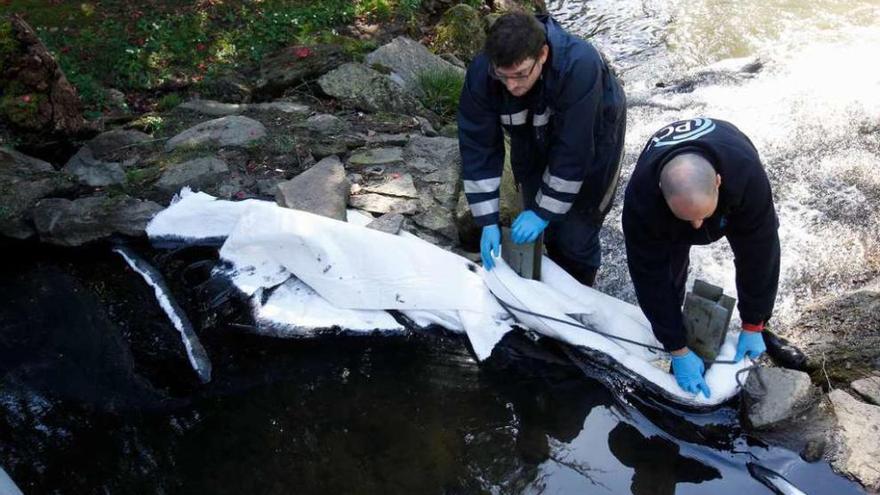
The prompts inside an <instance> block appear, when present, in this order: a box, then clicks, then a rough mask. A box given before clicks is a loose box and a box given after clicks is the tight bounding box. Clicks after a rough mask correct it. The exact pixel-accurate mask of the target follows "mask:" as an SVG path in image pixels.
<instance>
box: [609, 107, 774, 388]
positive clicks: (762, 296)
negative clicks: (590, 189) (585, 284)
mask: <svg viewBox="0 0 880 495" xmlns="http://www.w3.org/2000/svg"><path fill="white" fill-rule="evenodd" d="M778 224H779V222H778V220H777V218H776V209H775V207H774V205H773V195H772V193H771V190H770V182H769V181H768V180H767V174H766V173H765V171H764V167H763V166H762V165H761V160H760V158H759V157H758V152H757V150H755V147H754V145H752V142H751V141H750V140H749V138H748V137H746V136H745V135H744V134H743V133H742V132H740V131H739V129H737V128H736V127H734V126H733V125H732V124H730V123H728V122H724V121H722V120H715V119H708V118H695V119H690V120H684V121H680V122H675V123H673V124H670V125H668V126H666V127H664V128H663V129H660V130H659V131H657V132H656V133H655V134H654V135H653V136H652V137H651V139H650V140H648V143H647V144H646V145H645V148H644V150H642V154H641V155H640V156H639V160H638V162H637V163H636V167H635V170H634V171H633V174H632V177H631V178H630V180H629V184H628V185H627V187H626V195H625V198H624V203H623V233H624V236H625V238H626V256H627V263H628V264H629V272H630V276H631V277H632V281H633V285H634V286H635V290H636V297H637V298H638V300H639V305H640V306H641V307H642V310H643V311H644V312H645V315H646V316H647V317H648V320H650V322H651V326H652V329H653V331H654V335H656V337H657V339H658V340H659V341H660V342H661V343H662V344H663V346H664V348H666V350H668V351H670V352H671V353H672V368H673V373H674V374H675V378H676V380H677V381H678V384H679V385H680V386H681V387H682V388H683V389H685V390H687V391H689V392H691V393H696V392H698V391H702V392H703V394H704V395H706V397H708V396H709V394H710V390H709V387H708V386H707V385H706V382H705V380H704V379H703V361H702V360H701V359H700V358H698V357H697V356H696V355H695V354H694V353H693V352H691V351H690V350H689V349H688V348H687V344H686V342H685V330H684V324H683V320H682V313H681V305H682V301H683V299H684V291H685V282H686V281H687V271H688V264H689V260H688V253H689V252H690V247H691V246H693V245H699V244H710V243H712V242H715V241H716V240H718V239H720V238H722V237H727V241H728V242H729V243H730V247H731V249H732V250H733V255H734V263H735V265H736V289H737V295H738V296H739V303H738V309H739V314H740V317H741V319H742V322H743V325H742V328H743V331H742V332H740V337H739V341H738V343H737V352H736V357H735V360H736V361H739V360H740V359H742V358H743V356H746V355H748V356H750V357H752V358H757V357H758V356H759V355H760V354H761V353H762V352H763V351H764V350H765V346H764V340H763V336H762V334H761V331H762V330H763V328H764V323H766V322H767V320H768V319H770V316H771V314H772V312H773V304H774V301H775V299H776V289H777V285H778V283H779V255H780V249H779V235H778V233H777V228H778Z"/></svg>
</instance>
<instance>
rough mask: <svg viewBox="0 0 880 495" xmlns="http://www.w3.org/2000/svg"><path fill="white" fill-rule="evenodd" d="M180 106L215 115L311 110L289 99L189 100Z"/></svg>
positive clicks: (305, 112) (306, 111)
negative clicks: (265, 101)
mask: <svg viewBox="0 0 880 495" xmlns="http://www.w3.org/2000/svg"><path fill="white" fill-rule="evenodd" d="M180 108H183V109H186V110H192V111H194V112H198V113H201V114H205V115H212V116H215V117H222V116H225V115H237V114H240V113H242V112H246V111H270V110H274V111H278V112H284V113H301V114H307V113H309V112H310V111H311V109H310V108H309V107H308V106H307V105H303V104H301V103H294V102H291V101H273V102H269V103H221V102H219V101H214V100H189V101H187V102H184V103H182V104H181V105H180Z"/></svg>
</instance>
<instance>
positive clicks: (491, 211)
mask: <svg viewBox="0 0 880 495" xmlns="http://www.w3.org/2000/svg"><path fill="white" fill-rule="evenodd" d="M625 126H626V98H625V96H624V93H623V90H622V88H621V87H620V84H619V83H618V81H617V79H616V78H615V76H614V74H613V73H612V71H611V69H610V68H609V67H608V65H607V64H606V63H605V61H604V60H603V58H602V56H601V55H600V54H599V52H597V51H596V49H595V48H593V46H592V45H590V44H589V43H587V42H586V41H584V40H582V39H580V38H577V37H575V36H573V35H571V34H569V33H567V32H565V31H564V30H563V29H562V27H561V26H559V24H557V23H556V21H554V20H553V19H552V18H550V17H549V16H539V17H535V16H533V15H531V14H525V13H511V14H505V15H503V16H501V17H500V18H499V19H498V20H496V21H495V23H494V24H493V25H492V28H491V29H490V31H489V35H488V38H487V40H486V45H485V48H484V50H483V52H482V53H480V54H479V55H478V56H477V57H476V58H475V59H474V61H473V62H472V63H471V65H470V66H469V67H468V71H467V77H466V80H465V84H464V88H463V90H462V94H461V100H460V104H459V113H458V134H459V146H460V149H461V156H462V169H463V170H462V175H463V178H464V190H465V193H466V196H467V200H468V203H469V204H470V208H471V212H472V213H473V216H474V219H475V220H476V222H477V224H478V225H480V226H482V227H483V233H482V238H481V241H480V252H481V255H482V259H483V265H484V266H485V267H486V268H487V269H489V270H491V269H492V267H493V266H494V261H493V256H497V255H498V249H499V246H500V243H501V234H500V230H499V227H498V222H499V189H500V185H501V174H502V171H503V168H504V153H505V151H504V133H505V132H507V133H508V134H509V135H510V161H511V168H512V169H513V173H514V176H515V179H516V181H517V183H518V184H519V186H520V188H521V190H522V193H523V201H524V208H525V209H524V211H523V212H522V213H521V214H520V215H519V216H517V218H516V219H515V220H514V222H513V225H512V239H513V241H514V242H516V243H527V242H533V241H535V239H537V237H538V236H539V235H541V233H542V232H543V231H544V230H545V228H546V229H547V236H546V239H545V241H546V242H545V244H546V246H547V250H548V253H549V255H550V257H551V258H552V259H554V261H556V262H557V263H558V264H559V265H560V266H562V267H563V268H564V269H565V270H566V271H568V272H569V273H570V274H571V275H573V276H574V277H575V278H577V279H578V280H579V281H581V282H582V283H584V284H587V285H592V284H593V281H594V280H595V276H596V270H597V269H598V267H599V263H600V261H601V258H600V248H599V229H600V228H601V225H602V222H603V221H604V218H605V214H606V213H607V212H608V209H609V208H610V206H611V202H612V199H613V198H614V192H615V189H616V187H617V179H618V176H619V175H620V159H621V155H622V152H623V137H624V129H625Z"/></svg>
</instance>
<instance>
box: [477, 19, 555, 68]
mask: <svg viewBox="0 0 880 495" xmlns="http://www.w3.org/2000/svg"><path fill="white" fill-rule="evenodd" d="M545 43H547V35H546V34H545V33H544V25H543V24H541V23H540V21H538V19H536V18H535V16H534V15H532V14H527V13H525V12H510V13H508V14H504V15H502V16H501V17H499V18H498V19H497V20H496V21H495V23H494V24H492V27H491V28H490V29H489V36H488V37H487V38H486V47H485V51H486V54H487V55H488V56H489V60H491V61H492V63H493V64H494V65H495V67H510V66H511V65H514V64H518V63H520V62H522V61H523V60H525V59H527V58H537V57H538V55H540V54H541V47H542V46H544V44H545Z"/></svg>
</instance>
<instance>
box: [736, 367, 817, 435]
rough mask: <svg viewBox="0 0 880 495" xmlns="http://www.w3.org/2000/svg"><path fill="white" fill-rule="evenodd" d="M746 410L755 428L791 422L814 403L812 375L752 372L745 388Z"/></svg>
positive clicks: (770, 370)
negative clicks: (791, 419)
mask: <svg viewBox="0 0 880 495" xmlns="http://www.w3.org/2000/svg"><path fill="white" fill-rule="evenodd" d="M743 391H744V392H745V396H744V399H743V406H744V408H745V412H746V419H747V420H748V423H749V424H750V425H751V426H752V428H767V427H769V426H772V425H773V424H775V423H779V422H781V421H784V420H786V419H789V418H791V417H793V416H795V415H797V414H799V413H801V412H803V411H804V410H806V409H807V408H808V407H809V406H810V405H812V404H813V403H814V402H815V400H814V399H815V398H816V397H817V393H816V389H815V388H814V387H813V384H812V382H811V381H810V375H808V374H806V373H804V372H802V371H795V370H787V369H783V368H765V367H761V368H758V369H755V370H752V371H751V373H749V378H748V380H746V383H745V386H744V387H743Z"/></svg>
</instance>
